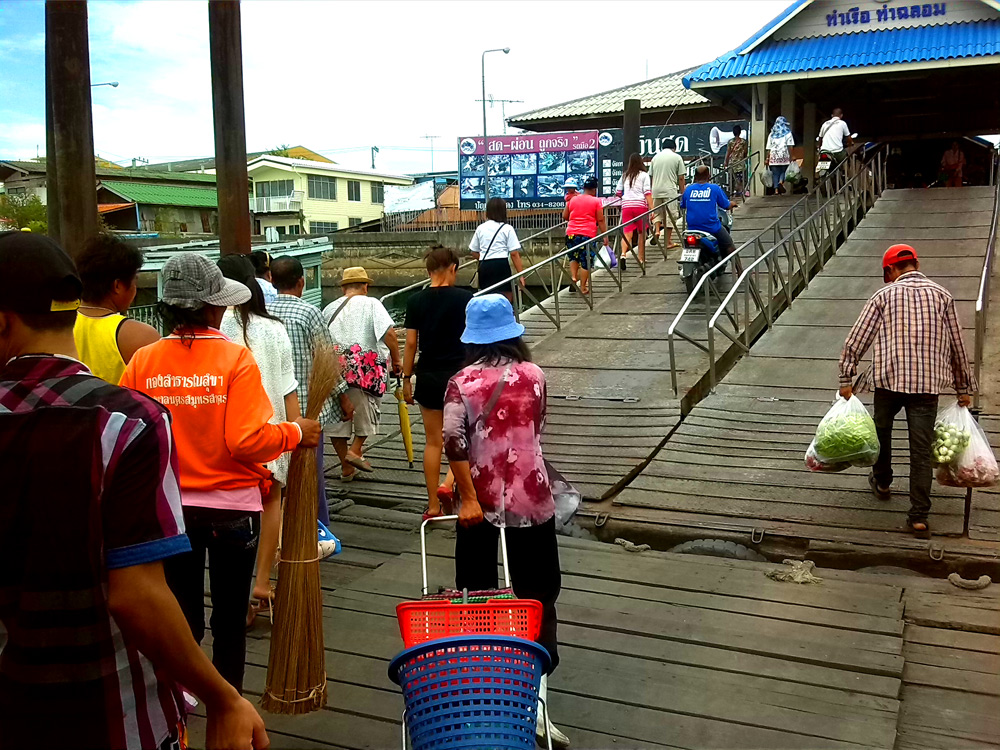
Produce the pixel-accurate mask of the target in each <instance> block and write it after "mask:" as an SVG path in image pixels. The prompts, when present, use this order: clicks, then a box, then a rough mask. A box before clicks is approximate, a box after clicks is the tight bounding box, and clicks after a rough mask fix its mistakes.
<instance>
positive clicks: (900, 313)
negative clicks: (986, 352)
mask: <svg viewBox="0 0 1000 750" xmlns="http://www.w3.org/2000/svg"><path fill="white" fill-rule="evenodd" d="M872 342H874V344H875V351H874V354H873V357H872V359H873V364H872V372H871V383H872V385H874V386H875V387H876V388H884V389H886V390H890V391H897V392H899V393H934V394H937V393H942V392H944V391H947V390H949V389H951V388H954V389H955V390H956V391H957V392H958V393H959V394H960V395H961V394H965V393H968V392H969V391H970V390H975V389H976V383H975V380H974V378H973V377H972V373H971V372H970V371H969V358H968V356H967V355H966V353H965V344H964V343H963V341H962V329H961V327H960V326H959V324H958V315H957V314H956V313H955V300H954V299H953V298H952V296H951V293H950V292H949V291H948V290H947V289H945V288H944V287H942V286H941V285H939V284H935V283H934V282H933V281H931V280H930V279H928V278H927V277H926V276H924V275H923V274H922V273H920V272H919V271H910V272H908V273H905V274H903V275H902V276H900V277H899V278H898V279H897V280H896V281H895V282H893V283H892V284H887V285H885V286H884V287H882V288H881V289H879V290H878V291H877V292H875V294H873V295H872V297H871V299H870V300H868V303H867V304H866V305H865V308H864V310H862V311H861V315H860V317H859V318H858V321H857V322H856V323H855V324H854V328H852V329H851V332H850V334H848V336H847V341H846V342H845V343H844V351H843V353H842V354H841V355H840V385H841V386H848V385H851V384H852V382H853V380H854V375H855V373H856V372H857V367H858V363H859V362H860V361H861V358H862V357H863V356H864V354H865V352H866V351H867V350H868V347H870V346H871V345H872Z"/></svg>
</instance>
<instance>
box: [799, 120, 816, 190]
mask: <svg viewBox="0 0 1000 750" xmlns="http://www.w3.org/2000/svg"><path fill="white" fill-rule="evenodd" d="M818 134H819V124H818V123H817V122H816V104H815V102H806V104H805V106H804V107H803V108H802V149H803V151H804V152H805V156H804V158H803V159H802V174H804V175H805V176H806V177H808V178H809V192H812V191H813V190H815V189H816V136H817V135H818Z"/></svg>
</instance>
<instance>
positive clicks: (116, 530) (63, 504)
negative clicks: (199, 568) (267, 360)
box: [0, 354, 191, 750]
mask: <svg viewBox="0 0 1000 750" xmlns="http://www.w3.org/2000/svg"><path fill="white" fill-rule="evenodd" d="M0 475H2V476H3V477H4V481H5V487H4V492H3V494H2V497H0V570H3V577H2V580H0V625H2V627H0V631H3V630H4V629H6V634H7V637H6V639H0V644H2V645H0V747H4V748H6V747H10V748H26V747H67V746H74V747H92V748H97V747H100V748H108V749H110V750H132V749H133V748H135V749H136V750H138V749H139V748H155V747H158V746H159V745H160V744H161V743H162V742H163V741H164V740H165V739H166V738H167V737H168V736H169V735H170V734H171V733H172V732H173V731H174V730H175V729H176V728H177V725H178V721H179V719H180V717H181V706H182V705H183V704H182V702H181V700H180V697H179V692H178V691H177V689H176V686H175V685H173V684H172V683H170V682H168V681H164V680H161V679H159V678H158V676H157V674H156V672H155V669H154V667H153V665H152V664H151V663H150V662H149V660H147V659H146V658H145V657H144V656H143V655H142V654H140V653H139V652H138V651H137V650H136V649H135V648H134V647H132V646H130V645H129V644H128V643H126V642H125V641H124V640H123V637H122V633H121V631H120V630H119V629H118V626H117V624H116V623H115V621H114V619H113V618H112V616H111V613H110V611H109V609H108V590H107V585H108V570H109V569H115V568H124V567H129V566H132V565H142V564H144V563H150V562H155V561H158V560H162V559H164V558H166V557H170V556H172V555H176V554H180V553H182V552H187V551H189V550H190V549H191V545H190V543H189V542H188V538H187V536H186V535H185V534H184V520H183V516H182V513H181V498H180V491H179V489H178V476H177V454H176V453H174V452H173V441H172V439H171V435H170V415H169V413H168V412H167V410H166V409H164V408H163V407H162V406H160V405H159V404H157V403H156V402H155V401H153V400H152V399H150V398H147V397H146V396H143V395H141V394H139V393H136V392H135V391H130V390H128V389H127V388H119V387H118V386H114V385H110V384H108V383H105V382H104V381H103V380H100V379H99V378H97V377H95V376H94V375H92V374H91V373H90V371H89V370H88V369H87V368H86V366H84V365H83V364H82V363H80V362H78V361H76V360H75V359H71V358H69V357H57V356H52V355H41V354H39V355H28V356H23V357H17V358H15V359H12V360H11V361H10V362H8V363H7V365H6V366H5V367H4V368H3V371H2V373H0ZM4 640H6V643H3V641H4Z"/></svg>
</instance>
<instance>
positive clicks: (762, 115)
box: [747, 83, 770, 195]
mask: <svg viewBox="0 0 1000 750" xmlns="http://www.w3.org/2000/svg"><path fill="white" fill-rule="evenodd" d="M751 89H752V94H753V99H752V103H751V107H750V109H751V112H750V153H751V154H755V153H759V154H760V164H761V167H763V166H764V145H765V144H766V143H767V134H768V132H769V131H770V121H769V119H768V114H767V84H766V83H756V84H752V85H751ZM747 179H749V180H750V183H751V185H753V187H752V188H751V190H752V191H753V194H754V195H763V194H764V187H763V186H762V185H761V184H760V180H759V179H757V176H756V175H748V177H747Z"/></svg>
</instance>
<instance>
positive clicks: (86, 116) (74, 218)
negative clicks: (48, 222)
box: [45, 0, 97, 257]
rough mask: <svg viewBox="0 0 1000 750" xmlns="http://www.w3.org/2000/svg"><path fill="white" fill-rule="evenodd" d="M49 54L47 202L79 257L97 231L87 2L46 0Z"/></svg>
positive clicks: (60, 237)
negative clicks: (84, 245) (86, 243)
mask: <svg viewBox="0 0 1000 750" xmlns="http://www.w3.org/2000/svg"><path fill="white" fill-rule="evenodd" d="M45 53H46V54H45V68H46V89H47V91H46V125H47V128H48V132H46V136H45V146H46V153H45V163H46V188H47V197H46V200H47V201H48V203H49V206H50V208H49V211H50V212H51V215H52V216H53V218H54V219H55V221H54V228H55V231H56V232H57V234H56V235H55V237H56V241H57V242H59V243H60V244H61V245H62V247H63V248H64V249H65V250H66V252H67V253H69V254H70V255H71V256H73V257H76V256H77V255H79V254H80V252H81V251H82V250H83V244H84V243H85V242H86V241H87V240H88V239H90V238H91V237H93V236H94V235H96V234H97V177H96V175H95V173H94V125H93V119H92V117H91V106H90V92H91V89H90V41H89V38H88V35H87V3H85V2H76V1H75V0H68V1H67V0H47V2H46V3H45ZM50 170H51V171H50ZM53 203H54V208H53Z"/></svg>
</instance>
